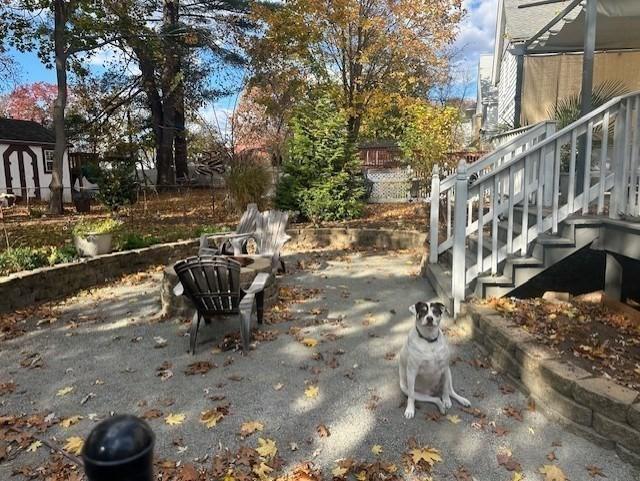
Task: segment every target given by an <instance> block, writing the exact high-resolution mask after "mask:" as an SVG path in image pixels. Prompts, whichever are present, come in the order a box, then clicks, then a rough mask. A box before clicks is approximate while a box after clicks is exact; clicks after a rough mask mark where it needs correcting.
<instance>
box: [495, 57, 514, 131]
mask: <svg viewBox="0 0 640 481" xmlns="http://www.w3.org/2000/svg"><path fill="white" fill-rule="evenodd" d="M516 70H517V61H516V56H515V55H513V54H511V53H509V51H508V50H506V49H505V50H504V53H503V55H502V62H501V64H500V82H499V83H498V123H499V124H501V125H508V126H509V127H511V128H512V127H513V120H514V118H513V117H514V113H515V105H516V103H515V96H516Z"/></svg>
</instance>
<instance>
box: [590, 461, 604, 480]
mask: <svg viewBox="0 0 640 481" xmlns="http://www.w3.org/2000/svg"><path fill="white" fill-rule="evenodd" d="M586 468H587V472H588V473H589V476H591V477H592V478H595V477H596V476H600V477H602V478H606V477H607V476H606V475H605V474H604V473H603V472H602V468H599V467H598V466H595V465H594V464H590V465H588V466H587V467H586Z"/></svg>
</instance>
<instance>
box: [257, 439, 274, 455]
mask: <svg viewBox="0 0 640 481" xmlns="http://www.w3.org/2000/svg"><path fill="white" fill-rule="evenodd" d="M256 451H257V452H258V454H259V455H260V456H262V457H263V458H267V459H269V458H273V457H275V455H276V453H277V452H278V448H277V446H276V443H275V441H274V440H273V439H264V438H258V447H257V448H256Z"/></svg>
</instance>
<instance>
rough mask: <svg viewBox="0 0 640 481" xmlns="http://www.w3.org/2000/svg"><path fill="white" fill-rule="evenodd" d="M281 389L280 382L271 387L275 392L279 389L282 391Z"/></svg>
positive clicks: (282, 385)
mask: <svg viewBox="0 0 640 481" xmlns="http://www.w3.org/2000/svg"><path fill="white" fill-rule="evenodd" d="M283 387H284V384H282V383H281V382H279V383H278V384H274V385H273V389H275V390H276V391H280V389H282V388H283Z"/></svg>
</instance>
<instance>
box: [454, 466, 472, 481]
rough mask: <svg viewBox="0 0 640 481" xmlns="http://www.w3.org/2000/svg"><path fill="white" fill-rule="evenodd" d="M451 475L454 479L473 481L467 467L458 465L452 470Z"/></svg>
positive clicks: (457, 480)
mask: <svg viewBox="0 0 640 481" xmlns="http://www.w3.org/2000/svg"><path fill="white" fill-rule="evenodd" d="M453 477H454V478H456V481H473V477H472V476H471V473H470V472H469V470H468V469H467V468H465V467H464V466H460V467H459V468H458V469H456V470H455V471H454V472H453Z"/></svg>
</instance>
